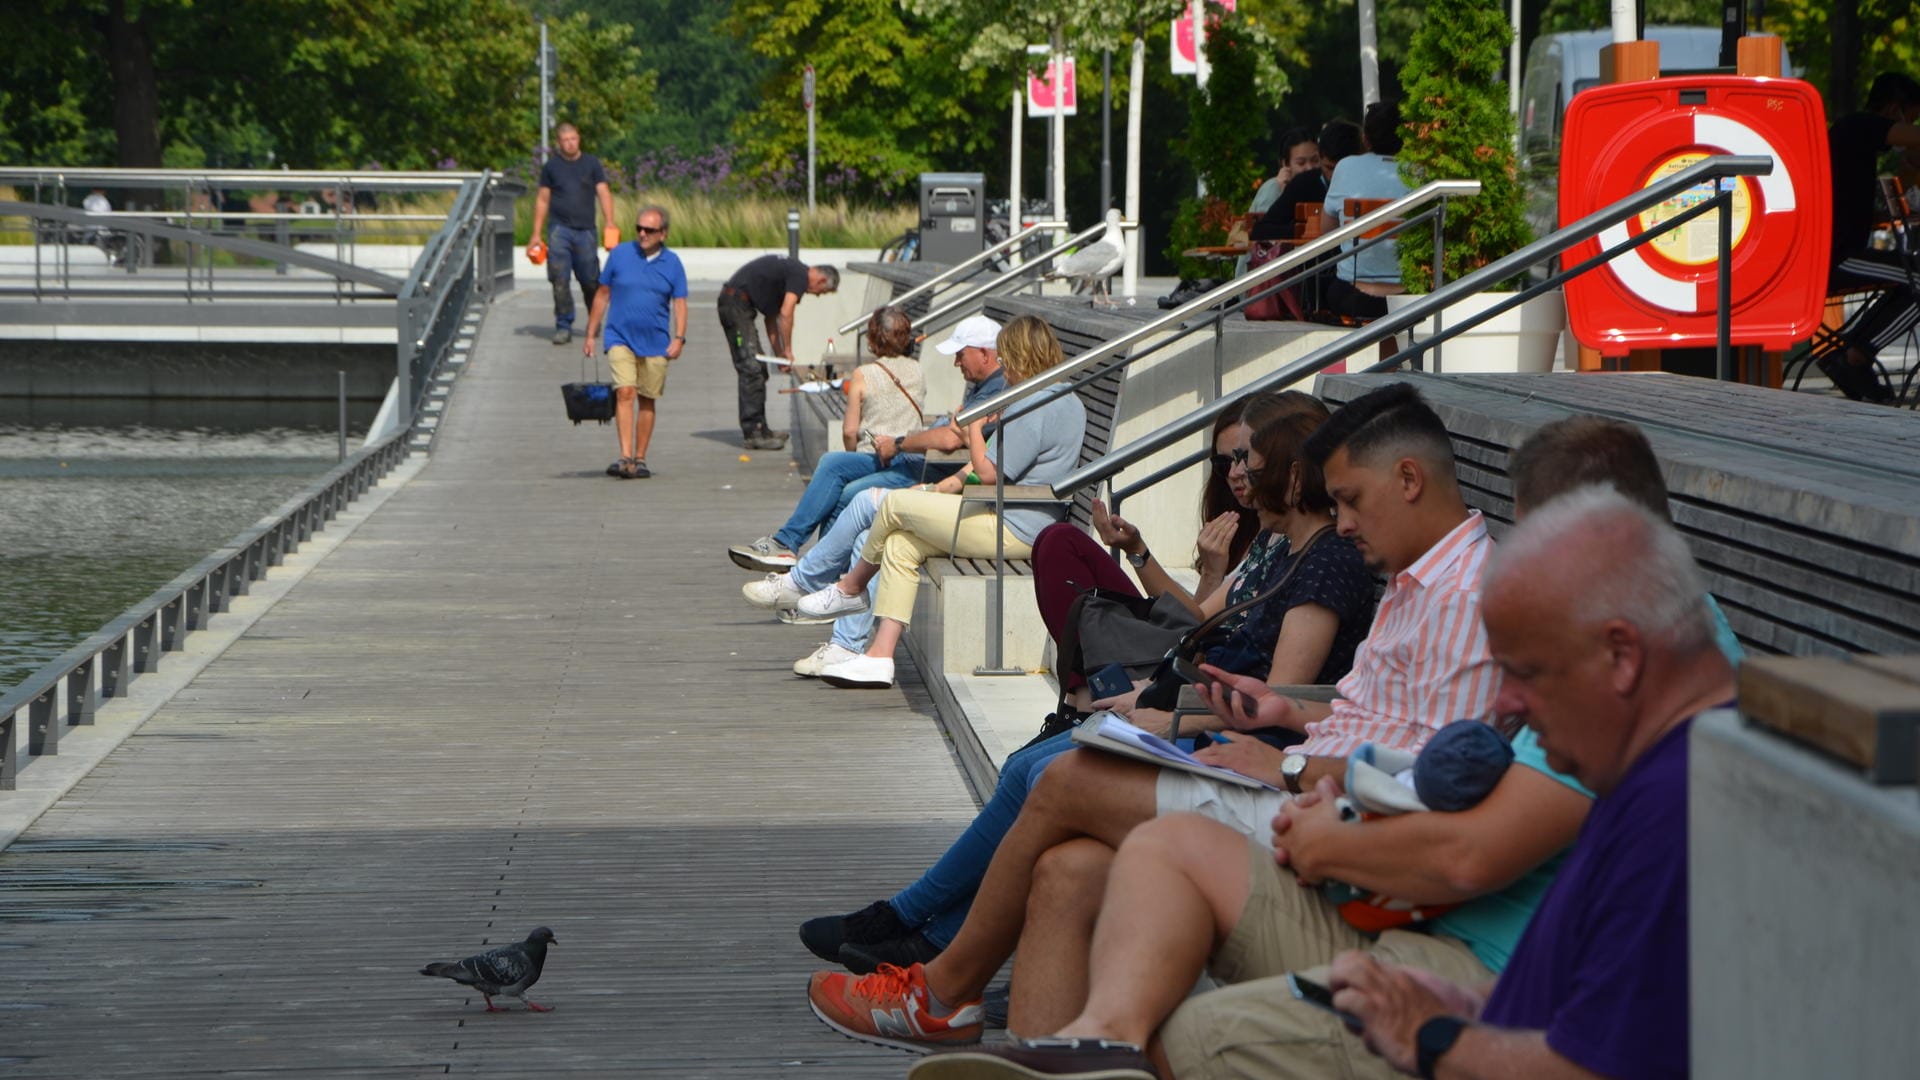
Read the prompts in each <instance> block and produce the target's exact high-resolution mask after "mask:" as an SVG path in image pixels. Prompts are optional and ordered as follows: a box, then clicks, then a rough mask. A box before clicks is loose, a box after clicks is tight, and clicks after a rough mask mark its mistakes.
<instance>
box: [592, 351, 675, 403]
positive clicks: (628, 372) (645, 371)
mask: <svg viewBox="0 0 1920 1080" xmlns="http://www.w3.org/2000/svg"><path fill="white" fill-rule="evenodd" d="M669 363H671V361H669V360H668V359H667V358H666V357H664V356H635V355H634V354H633V350H632V349H629V348H627V347H626V346H625V345H615V346H613V347H612V348H610V349H608V350H607V366H608V367H611V368H612V369H613V385H614V386H616V387H620V386H631V387H634V388H635V389H636V390H637V391H638V392H639V394H640V396H641V397H643V398H657V397H664V396H666V393H667V365H668V364H669Z"/></svg>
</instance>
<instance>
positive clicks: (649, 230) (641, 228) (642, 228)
mask: <svg viewBox="0 0 1920 1080" xmlns="http://www.w3.org/2000/svg"><path fill="white" fill-rule="evenodd" d="M633 231H634V232H637V233H645V234H647V235H648V236H651V235H653V234H654V233H663V232H666V231H667V227H666V226H665V225H662V226H660V227H659V228H657V229H656V228H653V227H651V226H648V225H635V226H634V227H633Z"/></svg>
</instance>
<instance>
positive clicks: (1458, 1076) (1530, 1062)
mask: <svg viewBox="0 0 1920 1080" xmlns="http://www.w3.org/2000/svg"><path fill="white" fill-rule="evenodd" d="M1433 1075H1434V1076H1435V1077H1436V1078H1437V1080H1598V1077H1599V1074H1598V1073H1594V1072H1589V1071H1588V1070H1586V1069H1583V1068H1581V1067H1580V1066H1578V1065H1575V1064H1574V1063H1573V1062H1571V1061H1568V1060H1567V1059H1566V1058H1564V1057H1561V1056H1560V1055H1559V1054H1557V1053H1555V1052H1554V1049H1553V1048H1552V1047H1551V1046H1548V1045H1547V1035H1546V1032H1543V1031H1508V1030H1505V1029H1502V1028H1495V1027H1486V1026H1483V1025H1475V1026H1473V1027H1470V1028H1468V1029H1467V1030H1465V1031H1462V1032H1461V1033H1460V1038H1459V1040H1458V1041H1456V1042H1455V1043H1454V1044H1453V1049H1451V1050H1448V1051H1447V1052H1446V1053H1445V1054H1443V1055H1441V1058H1440V1064H1439V1067H1438V1068H1436V1069H1435V1070H1434V1073H1433Z"/></svg>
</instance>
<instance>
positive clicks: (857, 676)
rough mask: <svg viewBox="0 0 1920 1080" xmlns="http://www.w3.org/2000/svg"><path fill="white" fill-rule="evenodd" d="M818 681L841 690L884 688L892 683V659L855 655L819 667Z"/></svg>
mask: <svg viewBox="0 0 1920 1080" xmlns="http://www.w3.org/2000/svg"><path fill="white" fill-rule="evenodd" d="M820 681H821V682H824V683H826V684H827V685H828V686H838V687H840V688H841V689H843V690H885V689H886V688H887V687H889V686H892V685H893V660H892V658H890V657H885V656H865V655H861V656H856V657H854V658H852V659H851V660H842V661H841V662H840V663H837V664H829V665H827V666H826V667H823V668H821V669H820Z"/></svg>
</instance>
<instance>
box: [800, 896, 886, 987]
mask: <svg viewBox="0 0 1920 1080" xmlns="http://www.w3.org/2000/svg"><path fill="white" fill-rule="evenodd" d="M911 933H913V927H911V926H908V925H907V924H906V923H904V922H901V921H900V916H899V915H898V914H896V913H895V912H894V910H893V905H892V904H890V903H888V902H886V901H885V900H875V901H874V902H873V903H871V904H868V905H867V906H866V907H863V908H861V909H860V910H859V911H855V912H852V913H850V914H847V915H822V916H820V917H819V918H817V919H808V920H807V921H806V922H803V923H801V924H800V944H802V945H805V946H806V947H807V951H808V952H810V953H812V954H813V955H815V956H817V957H819V958H820V959H822V960H825V961H826V962H828V963H829V964H837V963H839V962H840V946H842V945H866V944H869V943H871V942H875V941H886V940H888V939H889V938H897V937H904V936H906V935H907V934H911ZM862 974H865V972H862Z"/></svg>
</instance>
